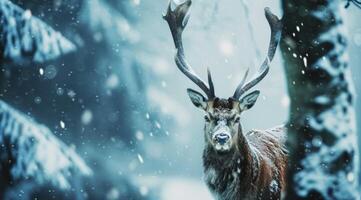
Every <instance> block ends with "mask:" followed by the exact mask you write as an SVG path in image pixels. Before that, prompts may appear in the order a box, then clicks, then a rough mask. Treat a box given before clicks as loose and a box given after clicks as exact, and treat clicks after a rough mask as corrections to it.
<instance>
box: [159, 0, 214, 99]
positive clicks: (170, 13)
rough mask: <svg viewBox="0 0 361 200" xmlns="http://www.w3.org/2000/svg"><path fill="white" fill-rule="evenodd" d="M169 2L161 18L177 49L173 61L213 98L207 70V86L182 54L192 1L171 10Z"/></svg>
mask: <svg viewBox="0 0 361 200" xmlns="http://www.w3.org/2000/svg"><path fill="white" fill-rule="evenodd" d="M171 1H172V0H171ZM171 4H172V2H169V6H168V9H167V13H166V14H165V15H163V18H164V19H165V20H166V21H167V22H168V25H169V28H170V31H171V33H172V37H173V41H174V45H175V47H176V49H177V53H176V55H175V62H176V64H177V67H178V69H179V70H180V71H181V72H182V73H183V74H184V75H186V76H187V77H188V78H189V79H191V80H192V81H193V82H194V83H195V84H196V85H198V86H199V87H200V88H201V89H202V90H203V91H204V93H206V95H207V97H208V99H213V98H214V97H215V94H214V87H213V82H212V78H211V74H210V72H209V70H208V84H209V88H208V86H207V84H206V83H205V82H204V81H203V80H202V79H201V78H200V77H199V76H198V75H197V74H196V73H195V72H194V70H193V68H192V67H191V66H190V65H189V64H188V63H187V61H186V59H185V55H184V49H183V41H182V33H183V30H184V28H185V27H186V25H187V23H188V19H189V15H187V14H188V11H189V8H190V6H191V4H192V1H191V0H186V1H185V2H183V3H181V4H179V5H177V6H176V8H175V9H174V10H172V8H171V7H172V5H171Z"/></svg>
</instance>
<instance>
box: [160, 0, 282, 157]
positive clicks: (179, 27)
mask: <svg viewBox="0 0 361 200" xmlns="http://www.w3.org/2000/svg"><path fill="white" fill-rule="evenodd" d="M191 3H192V2H191V0H186V1H185V2H184V3H181V4H179V5H176V6H175V8H172V2H170V3H169V6H168V9H167V13H166V14H165V15H164V16H163V18H164V19H165V20H166V21H167V22H168V25H169V28H170V31H171V33H172V36H173V40H174V44H175V47H176V49H177V53H176V55H175V62H176V65H177V67H178V69H179V70H180V71H181V72H182V73H183V74H184V75H186V76H187V77H188V78H189V79H190V80H191V81H193V82H194V83H195V84H196V85H198V87H199V88H200V89H201V90H202V91H203V92H204V93H205V94H206V97H205V96H203V95H202V94H201V93H199V92H197V91H195V90H192V89H188V90H187V91H188V95H189V97H190V99H191V101H192V103H193V104H194V105H195V106H196V107H198V108H200V109H202V110H204V111H205V113H206V114H205V117H204V118H205V138H206V143H207V144H210V145H211V146H213V147H214V149H215V150H216V151H221V152H226V151H229V150H231V149H232V148H234V147H235V144H236V143H237V138H238V137H237V136H238V135H239V134H242V133H241V124H240V115H241V113H242V112H243V111H245V110H248V109H250V108H252V107H253V105H254V104H255V103H256V101H257V98H258V96H259V94H260V91H258V90H255V91H253V92H250V93H248V94H245V93H246V92H247V91H248V90H250V89H251V88H252V87H253V86H255V85H256V84H257V83H259V82H260V81H261V80H262V79H263V78H264V77H265V76H266V75H267V73H268V71H269V65H270V62H271V61H272V59H273V57H274V54H275V52H276V48H277V45H278V42H279V40H280V36H281V22H280V20H279V19H278V18H277V16H275V15H274V14H272V13H271V11H270V10H269V9H268V8H265V16H266V19H267V21H268V23H269V25H270V28H271V39H270V43H269V47H268V54H267V57H266V59H265V60H264V61H263V63H262V65H261V66H260V68H259V69H258V71H257V72H256V73H255V75H254V76H253V78H251V79H250V80H248V81H247V76H248V72H249V70H247V71H246V73H245V75H244V77H243V79H242V80H241V82H240V83H239V85H238V87H237V88H236V90H235V92H234V94H233V96H232V97H230V98H228V99H224V98H218V97H216V96H215V93H214V87H213V81H212V77H211V73H210V71H209V70H208V84H206V83H205V82H204V81H203V80H202V79H201V78H200V77H199V76H198V75H197V74H196V73H195V71H194V70H193V68H192V67H191V66H190V65H189V64H188V62H187V61H186V59H185V55H184V49H183V42H182V33H183V30H184V28H185V27H186V25H187V22H188V19H189V15H188V11H189V8H190V6H191Z"/></svg>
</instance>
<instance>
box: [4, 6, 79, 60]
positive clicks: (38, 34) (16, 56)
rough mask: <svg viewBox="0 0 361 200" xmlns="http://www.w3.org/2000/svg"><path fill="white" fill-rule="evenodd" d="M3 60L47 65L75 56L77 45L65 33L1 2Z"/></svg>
mask: <svg viewBox="0 0 361 200" xmlns="http://www.w3.org/2000/svg"><path fill="white" fill-rule="evenodd" d="M0 24H1V26H0V52H1V55H0V59H4V60H8V61H11V62H12V63H21V62H24V61H30V62H44V61H47V60H51V59H55V58H57V57H59V56H60V55H64V54H66V53H69V52H72V51H74V50H75V49H76V47H75V45H74V44H73V43H72V42H70V41H69V40H68V39H66V38H65V37H64V36H62V35H61V33H59V32H57V31H55V30H54V29H53V28H51V27H50V26H48V25H47V24H45V23H44V22H43V21H41V20H40V19H38V18H36V17H34V16H32V14H31V11H30V10H23V9H22V8H20V7H18V6H17V5H15V4H13V3H12V2H10V1H8V0H0Z"/></svg>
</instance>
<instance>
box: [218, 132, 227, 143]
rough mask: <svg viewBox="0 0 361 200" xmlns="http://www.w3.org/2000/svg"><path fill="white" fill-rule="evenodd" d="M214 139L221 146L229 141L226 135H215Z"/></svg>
mask: <svg viewBox="0 0 361 200" xmlns="http://www.w3.org/2000/svg"><path fill="white" fill-rule="evenodd" d="M215 138H216V141H217V142H218V143H219V144H221V145H223V144H225V143H226V142H227V141H228V140H229V135H228V134H226V133H220V134H217V135H216V137H215Z"/></svg>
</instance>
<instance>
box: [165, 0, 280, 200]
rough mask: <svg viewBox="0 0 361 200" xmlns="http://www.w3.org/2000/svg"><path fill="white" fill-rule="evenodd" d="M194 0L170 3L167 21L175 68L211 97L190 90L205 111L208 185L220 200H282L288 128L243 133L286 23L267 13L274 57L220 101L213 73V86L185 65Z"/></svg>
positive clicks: (270, 54) (271, 53)
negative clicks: (243, 120) (185, 35)
mask: <svg viewBox="0 0 361 200" xmlns="http://www.w3.org/2000/svg"><path fill="white" fill-rule="evenodd" d="M190 6H191V0H186V1H185V2H183V3H181V4H178V5H175V6H173V4H172V2H170V3H169V6H168V9H167V12H166V14H165V15H164V16H163V18H164V19H165V20H166V21H167V22H168V25H169V28H170V31H171V34H172V36H173V40H174V44H175V47H176V50H177V52H176V55H175V62H176V65H177V67H178V68H179V70H180V71H181V72H182V73H183V74H184V75H186V76H187V77H188V78H189V79H190V80H192V81H193V82H194V83H195V84H196V85H197V86H199V87H200V89H201V90H202V91H203V92H204V93H205V94H206V96H207V97H204V96H203V95H202V94H201V93H199V92H197V91H195V90H192V89H187V92H188V95H189V97H190V99H191V101H192V103H193V104H194V105H195V106H196V107H198V108H201V109H202V110H204V111H205V116H204V119H205V126H204V136H205V148H204V152H203V166H204V179H205V182H206V184H207V186H208V188H209V189H210V191H211V192H212V194H213V195H214V197H215V198H216V199H218V200H239V199H265V200H266V199H267V200H269V199H280V198H281V193H282V191H283V190H284V188H285V168H286V164H287V152H286V150H285V148H284V142H285V131H286V130H285V128H284V127H282V126H280V127H275V128H272V129H269V130H265V131H260V130H251V131H249V132H247V133H243V131H242V126H241V123H240V116H241V113H242V112H243V111H245V110H248V109H250V108H252V107H253V105H254V104H255V102H256V100H257V98H258V96H259V94H260V91H259V90H255V91H253V92H250V93H248V94H245V93H246V92H247V91H248V90H250V89H251V88H252V87H254V86H255V85H256V84H258V83H259V82H260V81H261V80H262V79H263V78H264V77H265V76H266V74H267V73H268V71H269V66H270V62H271V61H272V59H273V57H274V55H275V52H276V48H277V45H278V42H279V40H280V35H281V27H282V25H281V21H280V20H279V19H278V17H277V16H275V15H274V14H272V13H271V11H270V10H269V8H265V16H266V19H267V21H268V23H269V25H270V28H271V39H270V44H269V48H268V54H267V57H266V59H265V60H264V62H263V63H262V65H261V66H260V68H259V69H258V71H257V72H256V73H255V75H254V76H253V78H252V79H250V80H248V81H247V76H248V72H249V70H247V71H246V73H245V75H244V76H243V79H242V80H241V82H240V83H239V85H238V87H237V89H236V90H235V92H234V94H233V96H232V97H230V98H228V99H225V98H218V97H216V96H215V92H214V87H213V82H212V78H211V73H210V71H209V70H208V85H207V84H206V83H205V82H204V81H203V80H202V79H201V78H200V77H199V76H198V75H197V74H196V73H195V71H194V70H193V68H192V67H191V66H190V65H189V64H188V62H187V61H186V59H185V55H184V49H183V43H182V33H183V30H184V28H185V26H186V25H187V22H188V19H189V17H188V16H189V15H188V11H189V8H190ZM173 7H174V8H173Z"/></svg>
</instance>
